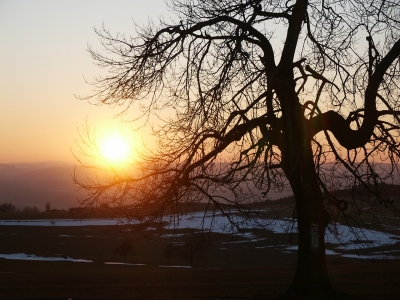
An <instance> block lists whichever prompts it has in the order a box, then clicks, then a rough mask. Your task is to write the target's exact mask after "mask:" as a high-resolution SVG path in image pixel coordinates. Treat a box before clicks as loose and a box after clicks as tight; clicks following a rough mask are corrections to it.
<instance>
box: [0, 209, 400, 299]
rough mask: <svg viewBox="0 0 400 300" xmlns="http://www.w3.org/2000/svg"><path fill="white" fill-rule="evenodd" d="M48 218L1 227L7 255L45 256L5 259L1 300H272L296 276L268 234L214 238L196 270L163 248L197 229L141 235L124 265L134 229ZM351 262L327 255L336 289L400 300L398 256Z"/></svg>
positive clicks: (280, 242) (284, 249)
mask: <svg viewBox="0 0 400 300" xmlns="http://www.w3.org/2000/svg"><path fill="white" fill-rule="evenodd" d="M47 216H52V217H54V218H53V219H52V218H48V219H49V220H47V221H45V222H47V223H48V224H49V225H46V226H18V225H2V226H0V255H3V257H9V258H10V255H15V254H18V253H19V254H18V255H16V256H15V257H14V258H23V257H25V258H27V256H30V257H28V258H30V259H42V260H36V261H35V260H15V259H4V258H0V299H1V300H3V299H70V298H72V299H272V298H273V297H276V296H277V295H279V294H281V293H283V292H284V291H285V290H286V289H287V287H288V285H289V283H290V281H291V278H292V276H293V274H294V265H295V262H296V254H295V251H293V250H290V249H291V248H290V246H288V244H287V243H288V239H287V238H288V237H287V236H285V235H283V234H279V233H276V232H272V231H269V230H247V231H246V232H244V234H243V235H229V234H222V233H218V232H216V233H213V234H210V235H208V234H207V235H205V239H206V241H208V238H210V239H211V241H212V243H208V242H207V245H206V246H205V247H204V248H202V249H201V251H199V252H198V253H195V254H196V255H195V256H194V257H193V260H192V264H193V266H190V264H191V262H190V260H189V258H188V256H187V255H186V256H185V255H182V254H180V255H178V254H176V253H175V254H174V255H171V257H170V261H169V262H168V259H167V257H166V256H165V252H164V251H165V248H166V245H167V244H168V243H170V242H171V241H174V243H175V244H176V245H177V246H180V247H181V249H183V248H182V247H183V246H184V243H188V240H187V237H188V236H190V235H189V234H188V233H189V232H193V230H192V229H189V228H186V229H178V230H177V232H176V238H175V239H174V238H173V237H172V235H171V233H172V230H170V231H168V230H167V232H166V235H164V236H161V237H158V236H154V235H149V236H148V237H146V238H142V239H136V237H137V236H134V238H133V242H132V243H133V244H134V248H135V251H134V253H129V254H128V255H127V257H126V261H125V258H124V257H123V256H120V255H117V254H114V252H115V249H116V247H117V246H119V245H120V244H121V243H122V242H123V241H124V240H125V238H126V234H127V232H128V231H127V229H128V228H125V227H124V226H113V225H107V226H105V225H103V226H100V225H97V226H86V225H85V226H83V225H84V224H83V223H81V224H80V225H81V226H61V225H62V224H64V223H62V221H61V219H62V218H61V217H62V214H61V213H59V214H57V215H56V214H51V215H50V214H47ZM55 217H56V218H57V219H56V218H55ZM64 217H65V218H67V217H68V215H66V214H64ZM21 223H23V221H21ZM10 224H11V223H10ZM189 242H190V241H189ZM285 243H286V244H285ZM334 246H335V245H330V247H331V248H332V249H334V248H333V247H334ZM398 248H399V243H398V242H397V243H395V244H394V245H391V246H387V248H384V249H381V250H382V251H391V252H390V253H394V255H397V256H398V255H399V251H398V250H400V249H398ZM385 249H386V250H385ZM346 253H353V252H351V251H350V252H346ZM7 255H8V256H7ZM351 257H354V255H353V256H348V257H346V255H329V256H328V263H329V265H330V266H329V269H330V274H331V279H332V283H333V285H334V287H335V288H337V289H340V290H343V291H346V292H348V293H351V294H354V295H358V296H360V297H362V298H367V299H371V300H375V299H376V300H378V299H388V300H390V299H393V300H394V299H400V259H399V258H397V259H391V260H388V259H386V260H382V259H376V258H373V259H372V258H371V259H362V260H361V259H354V258H351ZM382 257H383V256H382ZM46 259H47V260H51V259H53V261H46ZM54 259H58V260H61V261H54ZM69 259H76V260H78V259H80V260H85V261H89V262H72V261H68V260H69ZM110 263H113V264H110ZM115 263H120V264H115ZM125 263H126V264H125Z"/></svg>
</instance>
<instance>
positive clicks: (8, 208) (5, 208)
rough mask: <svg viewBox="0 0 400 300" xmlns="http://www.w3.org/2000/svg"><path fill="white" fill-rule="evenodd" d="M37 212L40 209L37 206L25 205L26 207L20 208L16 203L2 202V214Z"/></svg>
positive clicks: (0, 207)
mask: <svg viewBox="0 0 400 300" xmlns="http://www.w3.org/2000/svg"><path fill="white" fill-rule="evenodd" d="M18 212H22V213H37V212H39V209H38V208H37V207H36V206H25V207H24V208H22V209H20V208H17V207H15V205H14V204H12V203H7V202H5V203H3V204H0V213H1V214H7V213H18Z"/></svg>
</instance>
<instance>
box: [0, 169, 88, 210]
mask: <svg viewBox="0 0 400 300" xmlns="http://www.w3.org/2000/svg"><path fill="white" fill-rule="evenodd" d="M73 172H74V165H73V164H65V163H54V162H46V163H35V164H29V163H24V164H0V203H4V202H9V203H12V204H14V205H15V206H16V207H17V208H23V207H25V206H37V207H38V208H39V210H44V208H45V204H46V202H50V205H51V208H57V209H67V208H69V207H74V206H78V205H79V204H78V202H77V197H78V196H84V194H83V193H82V192H80V193H78V192H76V186H75V185H74V184H73V182H72V177H71V175H72V174H73Z"/></svg>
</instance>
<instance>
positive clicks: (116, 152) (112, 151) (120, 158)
mask: <svg viewBox="0 0 400 300" xmlns="http://www.w3.org/2000/svg"><path fill="white" fill-rule="evenodd" d="M99 151H100V153H101V155H102V156H103V158H104V159H105V160H106V161H107V163H111V164H115V163H122V162H127V161H128V160H129V154H130V152H131V147H130V145H129V143H128V142H127V141H126V140H125V139H124V138H123V137H122V136H121V135H111V136H107V137H105V138H104V139H103V140H102V141H101V142H100V144H99Z"/></svg>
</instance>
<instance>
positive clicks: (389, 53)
mask: <svg viewBox="0 0 400 300" xmlns="http://www.w3.org/2000/svg"><path fill="white" fill-rule="evenodd" d="M169 5H170V7H171V10H172V11H174V12H176V14H177V18H178V20H179V21H176V22H175V23H174V22H173V21H171V22H172V23H174V24H169V23H167V22H165V21H163V20H160V25H155V24H153V23H150V24H149V25H148V26H146V27H137V34H136V36H135V37H129V38H128V37H125V36H123V35H121V34H115V35H113V34H111V33H110V32H109V31H108V30H106V29H104V28H102V29H101V30H97V31H96V32H97V34H98V35H99V37H100V38H101V41H102V43H103V46H104V48H105V53H104V52H97V51H95V50H93V49H89V52H90V53H91V55H92V57H93V59H94V60H95V62H96V63H97V64H98V65H99V66H100V67H102V68H106V69H108V71H109V72H108V73H107V74H108V75H105V76H104V77H99V78H97V79H95V81H94V82H92V84H93V85H94V87H95V90H94V93H93V94H92V95H90V96H89V97H87V98H86V99H96V100H97V101H98V102H99V103H100V104H104V105H111V106H116V105H121V106H123V107H124V110H123V111H122V112H121V113H125V112H127V111H128V109H129V108H130V107H135V108H140V109H141V113H142V114H141V117H142V119H141V120H145V121H147V120H152V118H154V116H157V117H158V118H159V120H158V124H159V126H158V127H155V128H154V131H153V134H154V136H155V137H156V138H157V139H158V146H159V147H158V149H157V150H154V149H153V150H149V149H148V150H147V152H146V153H142V155H143V157H142V160H141V162H137V163H136V164H135V169H134V171H132V172H130V171H129V172H128V171H126V170H125V171H117V170H112V172H110V173H109V174H108V175H107V176H106V177H105V178H102V179H101V180H97V179H91V180H89V181H79V180H78V179H76V181H77V182H78V184H80V186H81V187H82V188H84V189H86V190H87V191H88V198H87V199H85V200H83V204H84V205H86V206H92V205H97V204H99V203H100V204H101V203H108V204H113V205H114V206H116V207H125V208H126V209H125V210H120V211H121V214H122V215H121V216H124V217H129V218H131V220H134V219H135V217H136V213H137V212H140V213H141V216H140V217H141V218H140V220H141V221H143V222H149V221H160V222H161V221H162V220H164V219H165V218H175V220H177V219H179V215H180V214H182V213H183V212H184V211H185V208H186V207H191V206H192V205H194V204H196V203H199V202H204V203H210V204H212V206H210V207H211V208H212V209H218V210H220V211H222V213H223V214H225V215H226V216H227V217H228V218H229V220H230V221H231V222H235V219H234V215H233V214H230V212H229V209H230V208H231V207H235V208H236V209H237V210H240V211H243V212H249V210H248V208H249V204H251V203H253V202H254V201H256V200H257V196H259V194H257V192H255V189H254V187H256V188H257V189H258V190H259V191H261V192H263V193H264V194H267V193H268V192H269V191H270V189H271V188H275V189H278V190H279V189H282V188H283V187H284V186H285V184H288V185H289V186H290V187H291V189H292V191H293V193H294V196H295V203H296V213H295V218H296V221H297V227H298V236H299V247H298V262H297V269H296V273H295V276H294V280H293V283H292V284H291V286H290V288H289V290H288V293H287V294H286V297H287V298H288V299H290V298H296V297H303V298H301V299H328V298H329V299H335V298H341V297H342V296H341V294H340V293H339V292H338V291H335V290H334V289H333V288H332V286H331V283H330V280H329V276H328V271H327V264H326V259H325V245H324V232H325V229H326V227H327V225H328V224H329V222H330V221H334V220H339V221H340V222H348V223H349V224H350V225H352V226H364V225H365V220H367V219H368V218H369V217H370V218H371V219H372V220H373V223H375V224H379V218H377V215H378V214H376V212H377V211H378V210H380V209H385V210H389V211H392V212H394V213H397V207H398V203H395V202H393V201H388V198H387V197H386V194H385V192H384V190H383V188H384V185H383V183H384V182H387V181H388V180H391V179H393V178H394V177H395V176H397V174H398V166H397V164H398V160H399V154H400V153H399V133H400V131H399V123H400V122H399V121H400V120H399V115H400V110H399V105H400V101H398V99H399V88H398V84H399V79H400V78H399V76H400V71H399V70H400V68H399V55H400V6H399V4H397V2H394V1H386V0H335V1H333V0H325V1H323V0H315V1H307V0H288V1H276V0H203V1H195V0H191V1H189V0H171V1H170V2H169ZM139 117H140V116H139ZM139 120H140V118H139ZM92 142H93V141H92V140H91V139H90V136H88V139H86V145H87V146H89V148H84V147H83V149H84V150H83V151H84V152H85V149H86V154H89V155H90V150H91V148H90V147H94V144H93V143H92ZM381 163H387V164H386V165H385V166H386V167H381V166H382V164H381ZM89 167H90V166H89ZM92 167H93V168H95V167H94V166H92ZM332 176H334V178H336V179H337V182H336V181H335V182H336V183H337V185H339V186H340V188H341V189H347V190H350V191H351V194H352V196H353V197H352V199H347V200H343V199H338V197H336V196H335V194H334V193H332V192H331V191H332V182H333V181H331V180H330V179H331V178H332ZM228 191H229V192H228ZM361 191H366V193H367V194H368V195H369V196H368V197H365V196H364V195H365V193H364V194H363V193H362V192H361ZM183 204H184V205H183ZM396 205H397V206H396ZM366 206H367V207H368V210H365V209H363V208H364V207H366ZM128 208H129V209H128ZM123 214H125V215H123ZM144 215H145V216H144ZM369 221H370V220H369ZM369 221H368V222H369ZM363 222H364V223H363Z"/></svg>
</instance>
